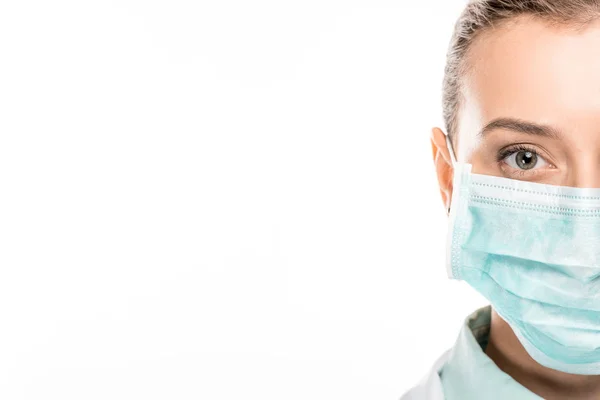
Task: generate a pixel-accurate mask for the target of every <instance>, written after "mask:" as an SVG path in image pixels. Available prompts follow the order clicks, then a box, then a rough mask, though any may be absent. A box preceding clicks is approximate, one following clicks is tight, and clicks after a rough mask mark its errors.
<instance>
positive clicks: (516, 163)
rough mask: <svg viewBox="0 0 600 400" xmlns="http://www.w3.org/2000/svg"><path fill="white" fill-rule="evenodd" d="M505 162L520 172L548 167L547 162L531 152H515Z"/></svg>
mask: <svg viewBox="0 0 600 400" xmlns="http://www.w3.org/2000/svg"><path fill="white" fill-rule="evenodd" d="M504 162H505V163H506V164H508V166H510V167H511V168H515V169H520V170H530V169H536V168H541V167H545V166H547V165H548V162H547V161H546V160H544V159H543V158H542V157H540V156H539V155H538V154H537V153H536V152H534V151H530V150H518V151H514V152H512V153H510V154H509V155H508V156H506V157H505V158H504Z"/></svg>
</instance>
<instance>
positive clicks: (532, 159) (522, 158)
mask: <svg viewBox="0 0 600 400" xmlns="http://www.w3.org/2000/svg"><path fill="white" fill-rule="evenodd" d="M536 163H537V155H536V154H534V153H532V152H531V151H519V152H518V153H517V165H518V166H519V167H520V168H521V169H531V168H533V167H534V166H535V164H536Z"/></svg>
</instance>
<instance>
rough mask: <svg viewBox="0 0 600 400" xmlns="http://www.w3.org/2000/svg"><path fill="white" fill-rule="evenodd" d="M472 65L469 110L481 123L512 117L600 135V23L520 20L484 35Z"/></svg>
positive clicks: (476, 44) (478, 41) (468, 83)
mask: <svg viewBox="0 0 600 400" xmlns="http://www.w3.org/2000/svg"><path fill="white" fill-rule="evenodd" d="M467 63H468V64H467V65H468V66H469V68H470V69H469V72H468V73H467V76H466V79H465V87H466V88H467V89H466V92H465V106H464V107H465V109H466V110H477V114H478V115H477V117H476V119H477V120H478V121H479V122H480V124H485V123H486V122H487V121H490V120H492V119H494V118H497V117H513V118H523V119H526V120H530V121H535V122H539V123H543V124H549V125H553V126H555V127H557V128H560V129H564V130H565V131H567V132H568V131H569V128H570V127H571V128H572V127H573V124H574V123H576V124H577V126H578V129H580V130H584V131H585V130H586V129H587V128H589V129H594V130H595V132H596V133H597V135H600V23H598V22H594V23H592V24H590V25H588V26H587V27H586V28H585V29H584V30H581V31H575V30H573V29H568V28H564V27H553V26H549V25H548V24H547V23H545V22H544V21H541V20H538V19H535V18H532V17H519V18H518V19H515V20H512V21H510V23H507V24H501V25H500V26H498V27H496V28H494V29H491V30H488V31H485V32H483V33H482V35H481V36H479V37H478V38H477V39H476V40H475V42H474V43H473V44H472V46H471V48H470V51H469V54H468V58H467ZM465 117H467V118H466V119H467V120H469V119H470V122H467V124H466V125H467V126H469V127H473V125H474V124H473V119H474V117H473V115H471V116H465ZM461 119H462V116H461ZM475 125H478V124H475ZM461 135H462V129H461Z"/></svg>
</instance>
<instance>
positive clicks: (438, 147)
mask: <svg viewBox="0 0 600 400" xmlns="http://www.w3.org/2000/svg"><path fill="white" fill-rule="evenodd" d="M431 150H432V153H433V163H434V165H435V172H436V173H437V178H438V184H439V185H440V194H441V195H442V201H443V202H444V206H445V207H446V209H447V210H449V209H450V200H451V199H452V178H453V176H454V168H453V167H452V160H451V158H450V151H449V150H448V147H447V146H446V135H445V134H444V132H443V131H442V130H441V129H440V128H433V129H432V130H431Z"/></svg>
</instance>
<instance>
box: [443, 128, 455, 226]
mask: <svg viewBox="0 0 600 400" xmlns="http://www.w3.org/2000/svg"><path fill="white" fill-rule="evenodd" d="M445 137H446V147H448V153H450V161H452V167H454V166H455V165H456V156H455V155H454V148H453V147H452V141H451V140H450V137H448V135H445ZM448 215H450V207H448Z"/></svg>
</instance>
